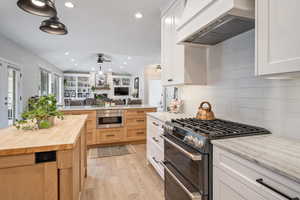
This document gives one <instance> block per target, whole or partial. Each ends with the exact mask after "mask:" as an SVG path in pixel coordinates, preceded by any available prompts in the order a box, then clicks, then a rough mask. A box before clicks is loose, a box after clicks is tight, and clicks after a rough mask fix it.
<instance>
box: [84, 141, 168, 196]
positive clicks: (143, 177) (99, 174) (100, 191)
mask: <svg viewBox="0 0 300 200" xmlns="http://www.w3.org/2000/svg"><path fill="white" fill-rule="evenodd" d="M134 148H135V149H136V153H135V154H130V155H125V156H115V157H108V158H100V159H88V178H87V181H86V185H85V190H84V192H83V193H82V197H81V200H163V199H164V185H163V181H162V180H161V178H160V177H159V176H158V175H157V174H156V172H155V171H154V169H153V168H152V166H151V165H148V164H147V161H146V146H145V145H144V144H142V145H134Z"/></svg>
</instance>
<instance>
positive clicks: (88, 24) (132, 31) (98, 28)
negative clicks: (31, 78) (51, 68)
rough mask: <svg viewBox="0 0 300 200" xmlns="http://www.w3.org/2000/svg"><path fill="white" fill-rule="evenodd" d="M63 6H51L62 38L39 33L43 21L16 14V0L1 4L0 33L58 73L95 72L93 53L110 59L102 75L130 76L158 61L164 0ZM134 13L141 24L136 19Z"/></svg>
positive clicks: (83, 0) (91, 0)
mask: <svg viewBox="0 0 300 200" xmlns="http://www.w3.org/2000/svg"><path fill="white" fill-rule="evenodd" d="M65 1H66V0H56V7H57V10H58V13H59V18H60V19H61V21H62V22H63V23H64V24H65V25H67V27H68V29H69V34H68V35H66V36H56V35H49V34H46V33H43V32H41V31H40V30H39V25H40V22H41V21H42V20H44V19H45V18H43V17H39V16H34V15H30V14H27V13H25V12H24V11H22V10H20V9H19V8H18V7H17V6H16V2H17V0H1V3H0V27H1V29H0V33H2V34H4V35H5V36H6V37H8V38H9V39H11V40H13V41H15V42H17V43H19V44H20V45H22V46H24V47H25V48H27V49H29V50H31V51H32V52H34V53H35V54H37V55H39V56H41V57H43V58H44V59H46V60H48V61H49V62H50V63H52V64H54V65H56V66H57V67H59V68H60V69H62V70H81V71H82V70H83V71H89V70H91V69H92V68H98V66H97V65H96V60H97V56H96V54H97V53H106V54H108V55H111V56H112V58H113V63H112V64H107V65H105V66H104V67H103V68H104V70H107V69H108V68H112V69H113V71H127V72H131V73H134V72H136V71H137V70H140V69H141V68H142V67H144V66H145V65H149V64H156V63H159V62H160V8H161V7H162V6H164V5H165V4H167V2H168V1H169V0H106V1H104V0H70V1H72V2H73V3H74V4H75V8H73V9H69V8H66V7H65V6H64V3H65ZM138 11H139V12H141V13H143V15H144V17H143V19H140V20H137V19H135V17H134V14H135V13H136V12H138ZM67 51H68V52H70V55H68V56H66V55H65V52H67ZM128 56H130V57H132V59H131V60H128V59H127V58H128ZM72 58H74V59H75V61H74V62H72V61H71V59H72ZM124 62H127V63H128V64H127V65H125V64H124ZM75 64H78V66H75ZM120 66H124V68H123V69H120Z"/></svg>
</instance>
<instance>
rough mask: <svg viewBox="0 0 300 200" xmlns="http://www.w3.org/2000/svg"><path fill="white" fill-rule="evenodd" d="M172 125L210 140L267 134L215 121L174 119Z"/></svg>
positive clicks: (251, 128) (235, 124) (259, 130)
mask: <svg viewBox="0 0 300 200" xmlns="http://www.w3.org/2000/svg"><path fill="white" fill-rule="evenodd" d="M172 122H173V123H176V124H179V125H180V126H182V127H185V128H189V129H192V130H193V131H195V132H198V133H202V134H206V135H208V136H209V137H210V138H219V137H226V136H227V137H230V136H246V135H258V134H269V133H270V132H269V131H268V130H266V129H263V128H260V127H256V126H250V125H245V124H241V123H236V122H231V121H226V120H221V119H215V120H199V119H196V118H186V119H176V120H172Z"/></svg>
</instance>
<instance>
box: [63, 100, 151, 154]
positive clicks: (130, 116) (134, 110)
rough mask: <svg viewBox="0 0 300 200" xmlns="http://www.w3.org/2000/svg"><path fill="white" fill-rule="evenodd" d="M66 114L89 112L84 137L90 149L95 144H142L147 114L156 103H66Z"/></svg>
mask: <svg viewBox="0 0 300 200" xmlns="http://www.w3.org/2000/svg"><path fill="white" fill-rule="evenodd" d="M60 110H61V111H62V112H63V113H64V114H65V115H82V114H86V115H88V119H87V126H86V138H87V145H88V147H89V148H92V147H95V146H99V145H100V146H106V145H119V144H136V143H145V142H146V136H147V129H146V114H147V113H150V112H156V107H155V106H149V105H122V106H111V107H103V106H65V107H62V108H60Z"/></svg>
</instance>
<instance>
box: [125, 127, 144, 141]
mask: <svg viewBox="0 0 300 200" xmlns="http://www.w3.org/2000/svg"><path fill="white" fill-rule="evenodd" d="M127 138H129V139H146V129H145V128H128V129H127Z"/></svg>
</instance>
